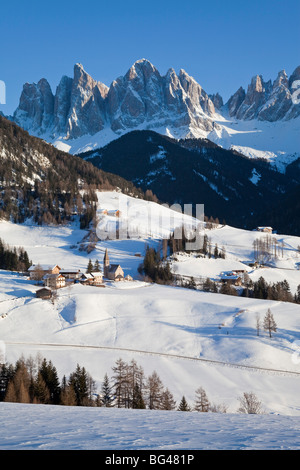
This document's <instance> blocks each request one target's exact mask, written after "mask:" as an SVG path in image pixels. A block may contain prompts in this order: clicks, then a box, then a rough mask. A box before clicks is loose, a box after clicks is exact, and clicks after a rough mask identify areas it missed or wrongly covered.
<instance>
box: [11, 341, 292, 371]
mask: <svg viewBox="0 0 300 470" xmlns="http://www.w3.org/2000/svg"><path fill="white" fill-rule="evenodd" d="M6 344H7V345H23V346H38V347H47V348H48V347H50V348H59V349H61V348H68V349H72V348H74V349H77V348H79V349H98V350H104V351H119V352H130V353H134V354H142V355H149V356H159V357H167V358H174V359H183V360H188V361H199V362H205V363H206V364H212V365H221V366H227V367H235V368H238V369H246V370H252V371H261V372H267V373H275V374H280V375H282V374H283V375H292V376H298V377H299V378H300V372H295V371H291V370H282V369H271V368H266V367H257V366H247V365H244V364H234V363H230V362H224V361H216V360H212V359H205V358H200V357H190V356H182V355H179V354H169V353H159V352H154V351H143V350H140V349H130V348H117V347H109V346H89V345H82V344H54V343H23V342H6Z"/></svg>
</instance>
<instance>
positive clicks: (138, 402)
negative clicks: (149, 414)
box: [132, 383, 146, 410]
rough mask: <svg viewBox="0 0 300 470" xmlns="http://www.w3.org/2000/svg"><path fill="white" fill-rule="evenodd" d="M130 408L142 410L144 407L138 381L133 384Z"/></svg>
mask: <svg viewBox="0 0 300 470" xmlns="http://www.w3.org/2000/svg"><path fill="white" fill-rule="evenodd" d="M132 408H134V409H139V410H144V409H145V408H146V405H145V402H144V398H143V394H142V391H141V388H140V386H139V384H138V383H136V384H135V386H134V389H133V397H132Z"/></svg>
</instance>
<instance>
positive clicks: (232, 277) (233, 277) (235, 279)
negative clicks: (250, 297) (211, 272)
mask: <svg viewBox="0 0 300 470" xmlns="http://www.w3.org/2000/svg"><path fill="white" fill-rule="evenodd" d="M221 281H222V282H223V283H227V284H232V285H234V286H241V285H242V279H241V277H240V276H238V275H237V274H223V275H222V276H221Z"/></svg>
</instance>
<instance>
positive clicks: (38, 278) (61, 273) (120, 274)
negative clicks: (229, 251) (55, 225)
mask: <svg viewBox="0 0 300 470" xmlns="http://www.w3.org/2000/svg"><path fill="white" fill-rule="evenodd" d="M104 212H105V215H108V213H110V215H114V216H115V217H119V216H120V213H119V211H106V210H105V211H104ZM256 231H257V232H263V233H267V234H272V233H273V229H272V227H257V228H256ZM172 258H173V257H172V256H171V259H172ZM90 263H91V261H90ZM250 266H251V268H252V269H255V268H258V267H259V263H258V262H257V261H256V262H254V263H253V264H250ZM28 274H29V277H30V280H32V281H34V282H35V283H36V284H37V285H40V284H42V285H43V287H42V288H39V289H38V290H37V291H36V296H37V297H38V298H41V299H50V298H51V297H52V296H53V293H54V292H56V291H57V290H58V289H61V288H65V287H68V286H70V285H72V284H76V283H80V284H82V285H87V286H95V287H106V285H107V283H108V282H122V281H127V282H128V281H133V278H132V277H131V276H130V275H129V274H127V275H126V276H125V274H124V270H123V268H122V267H121V265H120V264H111V263H110V259H109V254H108V250H107V249H106V250H105V254H104V258H103V270H101V268H100V263H99V262H98V260H97V261H96V262H95V265H94V266H93V264H92V263H91V265H90V266H88V268H87V270H86V272H82V271H81V270H80V269H63V268H61V267H60V266H59V265H57V264H56V265H53V266H52V265H44V264H35V265H32V266H31V267H30V268H29V269H28ZM247 275H248V270H247V269H232V270H229V271H226V272H224V271H222V272H221V273H219V276H218V284H219V285H223V286H224V287H225V286H232V287H235V288H239V287H243V286H245V284H247V281H248V276H247ZM173 281H174V285H177V286H178V285H181V286H185V287H187V286H190V285H191V283H192V284H193V285H194V287H195V288H197V289H200V290H206V289H207V283H208V282H209V281H210V282H211V283H212V282H215V280H213V279H211V278H210V277H209V276H207V277H203V276H198V277H197V276H192V277H191V276H185V275H176V274H175V273H174V276H173Z"/></svg>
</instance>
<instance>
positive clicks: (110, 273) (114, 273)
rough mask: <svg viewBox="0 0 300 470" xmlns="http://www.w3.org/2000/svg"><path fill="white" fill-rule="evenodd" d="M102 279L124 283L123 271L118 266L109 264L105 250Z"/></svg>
mask: <svg viewBox="0 0 300 470" xmlns="http://www.w3.org/2000/svg"><path fill="white" fill-rule="evenodd" d="M103 272H104V277H106V278H107V279H109V280H110V281H124V271H123V269H122V268H121V266H120V265H119V264H110V262H109V256H108V251H107V249H106V251H105V255H104V260H103Z"/></svg>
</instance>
